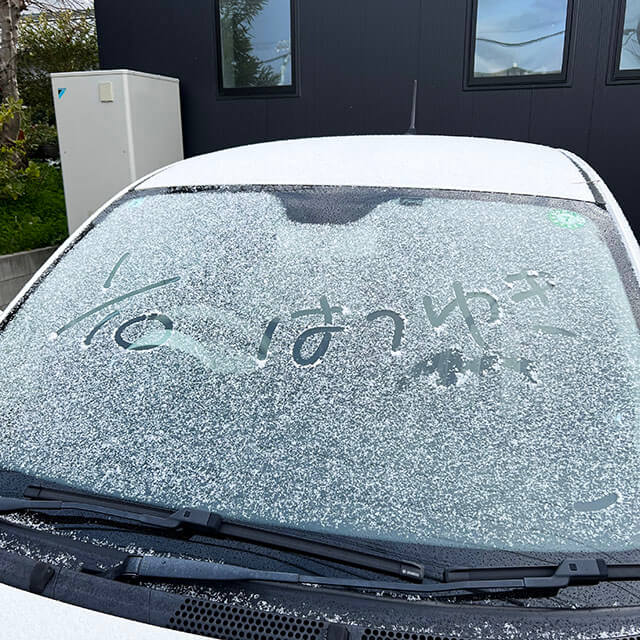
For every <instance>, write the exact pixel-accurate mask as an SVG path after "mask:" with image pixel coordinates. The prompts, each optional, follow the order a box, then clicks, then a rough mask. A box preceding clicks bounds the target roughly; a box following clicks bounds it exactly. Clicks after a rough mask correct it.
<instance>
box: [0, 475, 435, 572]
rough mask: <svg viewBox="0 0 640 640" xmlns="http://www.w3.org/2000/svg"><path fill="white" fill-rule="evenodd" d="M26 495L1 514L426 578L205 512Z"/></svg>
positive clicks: (402, 563) (34, 492)
mask: <svg viewBox="0 0 640 640" xmlns="http://www.w3.org/2000/svg"><path fill="white" fill-rule="evenodd" d="M24 495H25V498H7V497H1V496H0V514H2V513H16V512H27V511H28V512H32V513H50V512H54V513H55V512H58V511H84V512H89V513H94V514H97V515H99V516H106V517H109V518H117V519H120V520H125V521H128V522H132V523H136V524H140V525H144V526H147V527H152V528H155V529H159V530H165V531H176V532H181V533H182V532H187V533H195V534H201V535H207V536H212V537H217V538H224V539H230V538H232V539H235V540H241V541H244V542H251V543H254V544H258V545H261V546H266V547H270V548H276V549H281V550H284V551H289V552H295V553H301V554H304V555H307V556H314V557H316V558H321V559H323V560H331V561H335V562H339V563H342V564H347V565H351V566H356V567H361V568H366V569H371V570H373V571H377V572H380V573H385V574H388V575H392V576H396V577H398V578H402V579H404V580H410V581H412V582H420V581H422V579H423V577H424V567H423V565H421V564H419V563H416V562H412V561H408V560H398V559H396V558H391V557H387V556H382V555H377V554H373V553H368V552H366V551H361V550H359V549H353V548H350V547H348V546H346V545H344V546H342V545H339V544H334V543H327V542H319V541H316V540H312V539H308V538H304V537H302V536H297V535H294V534H290V533H280V532H277V531H273V530H271V529H268V528H264V527H260V526H256V525H248V524H240V523H236V522H229V521H227V520H225V519H224V518H223V517H222V516H220V514H218V513H214V512H211V511H205V510H202V509H190V508H182V509H177V510H171V509H165V508H163V507H158V506H156V505H146V504H142V503H133V502H125V501H119V500H117V499H114V498H109V497H104V496H94V495H91V494H83V493H81V492H76V491H71V490H60V489H49V488H46V487H41V486H38V485H30V486H29V487H27V489H26V490H25V492H24Z"/></svg>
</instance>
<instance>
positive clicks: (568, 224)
mask: <svg viewBox="0 0 640 640" xmlns="http://www.w3.org/2000/svg"><path fill="white" fill-rule="evenodd" d="M549 220H551V222H553V224H555V225H556V226H557V227H563V228H564V229H579V228H580V227H584V225H585V224H587V220H586V218H584V217H583V216H581V215H580V214H579V213H574V212H573V211H563V210H562V209H556V210H555V211H551V212H550V213H549Z"/></svg>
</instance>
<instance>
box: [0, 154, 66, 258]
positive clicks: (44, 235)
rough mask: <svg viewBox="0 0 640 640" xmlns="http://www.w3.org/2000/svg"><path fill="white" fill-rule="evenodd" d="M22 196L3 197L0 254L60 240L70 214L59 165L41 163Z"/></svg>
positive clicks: (47, 244)
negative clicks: (5, 198)
mask: <svg viewBox="0 0 640 640" xmlns="http://www.w3.org/2000/svg"><path fill="white" fill-rule="evenodd" d="M37 168H38V173H39V177H38V178H34V179H32V180H29V181H28V182H27V183H26V185H25V188H24V193H23V195H22V196H21V197H20V199H19V200H0V254H5V253H15V252H17V251H28V250H29V249H38V248H39V247H47V246H51V245H57V244H60V243H61V242H62V241H63V240H64V239H65V238H66V237H67V216H66V210H65V204H64V191H63V188H62V172H61V171H60V168H59V167H56V166H51V165H49V164H47V163H41V164H39V165H38V167H37Z"/></svg>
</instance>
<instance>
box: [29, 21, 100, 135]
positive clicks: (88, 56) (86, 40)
mask: <svg viewBox="0 0 640 640" xmlns="http://www.w3.org/2000/svg"><path fill="white" fill-rule="evenodd" d="M98 66H99V62H98V39H97V35H96V22H95V17H94V15H93V12H92V11H69V10H67V11H58V12H55V13H48V12H43V13H41V14H39V15H37V16H30V15H24V16H23V17H22V18H21V20H20V30H19V33H18V85H19V87H20V97H21V98H22V99H23V100H24V102H25V104H27V105H29V108H30V110H31V117H32V121H33V122H34V123H43V124H49V125H53V124H55V111H54V106H53V96H52V92H51V79H50V77H49V74H51V73H59V72H65V71H88V70H91V69H97V68H98Z"/></svg>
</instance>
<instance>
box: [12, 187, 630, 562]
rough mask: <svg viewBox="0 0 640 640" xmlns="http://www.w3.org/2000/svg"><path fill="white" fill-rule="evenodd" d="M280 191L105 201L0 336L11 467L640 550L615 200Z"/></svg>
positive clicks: (122, 486)
mask: <svg viewBox="0 0 640 640" xmlns="http://www.w3.org/2000/svg"><path fill="white" fill-rule="evenodd" d="M330 192H331V190H326V194H327V195H330ZM324 193H325V192H324V191H323V189H313V190H306V191H302V192H301V196H300V197H301V198H317V199H318V202H324V201H325V200H323V198H324V197H325V195H323V194H324ZM353 193H354V194H357V193H358V190H354V191H353ZM378 193H379V192H378ZM284 201H285V199H281V198H280V197H278V195H277V194H276V193H272V192H237V193H232V192H225V191H219V192H201V193H183V194H170V195H161V194H155V195H148V196H144V197H142V196H141V197H138V198H136V199H133V200H129V201H127V202H125V203H123V204H122V205H121V206H119V207H117V208H115V210H113V211H112V212H111V213H110V214H109V215H107V216H106V217H105V218H103V219H102V221H101V222H100V223H99V224H98V225H97V227H96V228H95V229H93V230H92V231H90V232H89V234H88V235H87V236H86V237H85V238H84V239H83V240H81V241H80V242H79V243H78V244H77V245H76V246H75V247H74V248H73V249H71V250H70V251H69V252H68V253H67V255H65V256H64V257H63V258H62V259H61V261H60V262H59V264H58V265H57V266H56V267H55V269H54V270H53V271H52V272H51V274H50V275H48V276H47V277H46V278H45V279H44V281H43V282H42V283H41V285H40V286H39V288H38V289H37V290H36V291H35V292H34V293H33V294H32V295H31V296H30V297H29V298H28V299H27V301H26V302H25V304H24V306H23V307H22V308H21V310H20V311H19V312H18V313H17V314H16V316H15V317H14V318H13V319H12V320H11V321H10V322H9V324H8V325H7V327H6V328H5V330H4V331H3V332H2V333H1V334H0V362H1V363H2V368H3V384H2V385H1V386H0V420H1V423H2V431H1V432H0V434H1V435H0V464H1V466H3V467H6V468H11V469H17V470H21V471H24V472H28V473H31V474H34V475H36V476H41V477H45V478H50V479H54V480H58V481H62V482H65V483H71V484H73V485H77V486H79V487H83V488H85V489H91V490H95V491H98V492H107V493H110V494H115V495H119V496H126V497H127V498H131V499H143V500H152V501H154V502H159V503H165V504H167V505H172V506H178V505H192V506H197V507H204V508H208V509H212V510H216V511H220V512H222V513H224V514H226V515H228V516H233V517H238V518H246V519H249V520H258V521H264V522H274V523H281V524H286V525H292V526H295V527H304V528H308V529H321V528H322V529H328V530H330V531H336V532H340V533H343V534H348V535H356V536H371V537H380V538H388V539H395V540H409V541H417V542H421V543H435V544H461V545H466V546H488V547H499V548H512V549H540V550H543V549H567V550H568V549H584V545H589V546H590V547H594V548H600V549H616V548H626V547H629V546H633V545H637V544H638V540H637V539H634V536H636V535H637V534H636V532H637V531H638V530H639V527H638V525H639V516H638V514H639V513H640V508H639V507H640V504H639V501H638V487H639V486H640V454H639V450H638V447H639V445H640V441H639V437H638V436H639V432H638V391H639V390H638V380H640V376H639V375H638V369H639V364H640V360H639V355H640V351H639V345H638V331H637V328H636V324H635V321H634V318H633V316H632V313H631V309H630V305H629V302H628V299H627V297H626V296H625V292H624V289H623V286H622V284H621V281H620V278H619V275H618V271H617V269H616V265H615V263H614V260H613V259H612V257H611V254H610V252H609V249H608V248H607V246H606V245H605V243H604V242H603V240H602V239H601V236H600V232H599V230H598V228H597V226H596V224H595V223H594V222H593V220H592V219H591V218H593V217H596V216H600V217H601V218H602V217H604V216H606V214H605V213H604V212H602V211H600V210H598V209H597V208H595V207H593V212H592V213H591V214H589V215H586V213H585V211H584V210H583V212H582V213H578V212H576V211H573V210H571V208H570V205H567V208H549V207H542V206H533V205H531V204H524V203H522V202H520V203H518V202H489V201H479V200H475V201H474V200H464V199H453V200H449V199H444V198H426V199H421V198H418V199H416V198H397V197H394V198H390V199H389V200H388V201H385V202H383V203H382V204H378V205H377V206H375V207H373V209H372V210H371V211H370V212H369V213H368V214H367V215H364V216H363V217H360V218H359V219H357V220H355V221H352V222H348V223H344V224H310V223H302V222H296V221H294V220H293V219H292V217H294V218H295V215H294V216H292V215H291V214H292V213H293V214H295V212H292V211H289V216H288V215H287V211H286V209H285V206H284V204H283V202H284ZM581 206H586V205H581Z"/></svg>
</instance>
